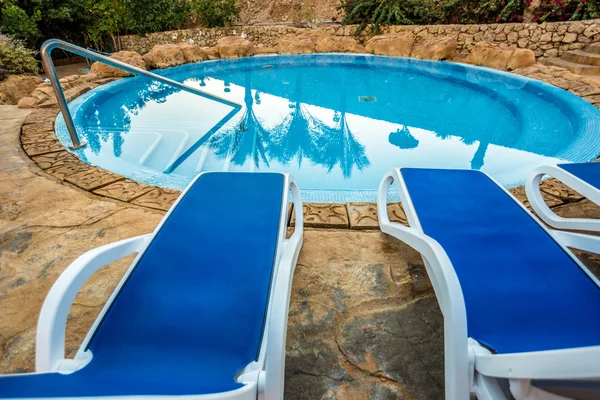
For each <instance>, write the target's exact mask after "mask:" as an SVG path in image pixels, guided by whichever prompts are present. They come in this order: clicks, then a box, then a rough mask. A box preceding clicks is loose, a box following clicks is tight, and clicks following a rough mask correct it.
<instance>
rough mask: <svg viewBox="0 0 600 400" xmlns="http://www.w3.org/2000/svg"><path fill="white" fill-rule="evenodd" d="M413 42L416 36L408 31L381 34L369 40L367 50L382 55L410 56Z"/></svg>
mask: <svg viewBox="0 0 600 400" xmlns="http://www.w3.org/2000/svg"><path fill="white" fill-rule="evenodd" d="M413 43H414V38H413V36H412V35H410V34H408V33H395V34H390V35H380V36H375V37H373V38H371V39H370V40H369V41H368V42H367V51H368V52H369V53H373V54H377V55H382V56H395V57H408V56H410V53H411V51H412V48H413Z"/></svg>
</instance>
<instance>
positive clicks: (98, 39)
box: [85, 0, 125, 49]
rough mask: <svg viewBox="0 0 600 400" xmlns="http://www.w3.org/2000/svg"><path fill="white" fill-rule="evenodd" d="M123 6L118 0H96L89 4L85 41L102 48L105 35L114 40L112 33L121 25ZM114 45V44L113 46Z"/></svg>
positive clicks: (123, 13) (118, 29) (123, 12)
mask: <svg viewBox="0 0 600 400" xmlns="http://www.w3.org/2000/svg"><path fill="white" fill-rule="evenodd" d="M124 15H125V8H124V5H123V3H122V2H121V1H119V0H98V1H94V2H92V3H91V4H90V7H89V17H88V21H87V24H86V25H87V29H86V31H85V38H86V41H87V42H88V43H89V44H90V45H91V46H92V47H93V48H96V49H102V48H103V47H104V46H103V44H104V42H105V40H106V38H107V37H110V38H111V39H113V41H114V34H115V33H118V32H119V31H121V29H122V27H123V20H124V18H123V16H124ZM115 47H116V46H115Z"/></svg>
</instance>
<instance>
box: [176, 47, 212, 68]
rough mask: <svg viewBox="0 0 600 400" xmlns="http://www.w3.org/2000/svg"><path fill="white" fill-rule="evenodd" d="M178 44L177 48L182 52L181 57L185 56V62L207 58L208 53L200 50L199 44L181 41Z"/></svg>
mask: <svg viewBox="0 0 600 400" xmlns="http://www.w3.org/2000/svg"><path fill="white" fill-rule="evenodd" d="M178 46H179V50H181V53H182V54H183V58H185V62H188V63H195V62H200V61H205V60H208V55H206V53H204V52H203V51H202V49H201V48H200V46H196V45H195V44H188V43H182V44H180V45H178Z"/></svg>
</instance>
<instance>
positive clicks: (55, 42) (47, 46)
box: [40, 39, 243, 150]
mask: <svg viewBox="0 0 600 400" xmlns="http://www.w3.org/2000/svg"><path fill="white" fill-rule="evenodd" d="M54 49H61V50H65V51H68V52H70V53H73V54H77V55H78V56H82V57H85V58H89V59H91V60H94V61H99V62H101V63H104V64H107V65H110V66H111V67H115V68H119V69H122V70H124V71H127V72H130V73H132V74H135V75H143V76H146V77H148V78H151V79H154V80H157V81H159V82H162V83H166V84H168V85H172V86H175V87H178V88H180V89H182V90H185V91H186V92H189V93H194V94H197V95H199V96H202V97H204V98H207V99H212V100H215V101H217V102H219V103H221V104H225V105H228V106H230V107H233V108H234V109H235V110H236V112H237V111H239V110H241V109H242V107H243V105H241V104H238V103H235V102H233V101H231V100H227V99H225V98H223V97H220V96H217V95H214V94H210V93H206V92H204V91H202V90H200V89H196V88H193V87H191V86H187V85H185V84H183V83H181V82H177V81H174V80H172V79H169V78H165V77H164V76H160V75H157V74H155V73H152V72H150V71H146V70H143V69H141V68H138V67H134V66H133V65H130V64H127V63H124V62H122V61H119V60H115V59H112V58H110V57H107V56H104V55H102V54H100V53H98V52H96V51H93V50H88V49H85V48H83V47H79V46H76V45H74V44H72V43H69V42H65V41H64V40H59V39H49V40H46V41H45V42H44V44H42V47H41V49H40V53H41V55H42V64H43V65H44V70H45V71H46V73H47V74H48V76H49V78H50V83H51V84H52V89H53V90H54V94H55V95H56V99H57V101H58V107H59V108H60V111H61V112H62V114H63V117H64V119H65V124H66V125H67V130H68V131H69V135H70V136H71V143H72V144H71V146H69V148H70V149H71V150H78V149H81V148H83V147H85V145H86V143H85V142H81V141H80V140H79V136H78V135H77V129H75V124H74V123H73V117H72V116H71V111H70V110H69V107H68V106H67V100H66V98H65V94H64V92H63V90H62V87H61V86H60V81H59V79H58V74H57V73H56V68H55V67H54V62H53V61H52V55H51V53H52V50H54Z"/></svg>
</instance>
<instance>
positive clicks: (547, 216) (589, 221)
mask: <svg viewBox="0 0 600 400" xmlns="http://www.w3.org/2000/svg"><path fill="white" fill-rule="evenodd" d="M546 175H547V176H551V177H553V178H556V179H558V180H559V181H561V182H562V183H564V184H565V185H567V186H569V187H570V188H571V189H573V190H575V191H576V192H578V193H580V194H581V195H583V196H584V197H586V198H587V199H588V200H590V201H592V202H593V203H595V204H596V205H600V191H599V190H598V189H596V188H595V187H593V186H591V185H589V184H588V183H586V182H584V181H582V180H581V179H579V178H577V177H576V176H574V175H572V174H570V173H568V172H567V171H565V170H564V169H562V168H560V167H558V166H554V165H548V166H542V167H538V168H536V169H534V170H533V171H532V172H531V173H530V174H529V176H528V177H527V179H526V180H525V193H526V195H527V200H529V204H531V208H533V210H534V211H535V213H536V214H537V215H538V216H539V217H540V219H541V220H542V221H544V222H545V223H547V224H548V225H550V226H552V227H554V228H558V229H571V230H582V231H594V232H600V220H598V219H593V218H563V217H559V216H558V215H557V214H556V213H555V212H554V211H552V210H551V209H550V207H548V205H547V204H546V202H545V201H544V197H543V196H542V193H541V190H540V183H541V180H542V178H543V177H544V176H546Z"/></svg>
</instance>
